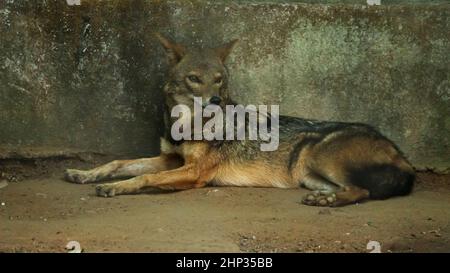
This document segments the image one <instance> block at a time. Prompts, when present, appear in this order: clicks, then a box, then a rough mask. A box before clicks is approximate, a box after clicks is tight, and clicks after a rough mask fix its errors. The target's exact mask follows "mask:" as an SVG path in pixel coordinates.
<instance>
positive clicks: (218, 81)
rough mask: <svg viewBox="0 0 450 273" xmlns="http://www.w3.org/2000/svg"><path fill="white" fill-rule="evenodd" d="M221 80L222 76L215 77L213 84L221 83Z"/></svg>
mask: <svg viewBox="0 0 450 273" xmlns="http://www.w3.org/2000/svg"><path fill="white" fill-rule="evenodd" d="M222 81H223V78H222V77H218V78H216V79H215V80H214V83H215V84H221V83H222Z"/></svg>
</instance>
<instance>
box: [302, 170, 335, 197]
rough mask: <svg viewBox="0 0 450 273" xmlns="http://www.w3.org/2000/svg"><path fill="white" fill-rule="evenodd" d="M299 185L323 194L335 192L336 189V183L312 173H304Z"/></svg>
mask: <svg viewBox="0 0 450 273" xmlns="http://www.w3.org/2000/svg"><path fill="white" fill-rule="evenodd" d="M300 186H303V187H305V188H307V189H310V190H312V191H317V192H320V193H324V194H325V193H332V192H335V191H336V190H337V189H338V187H337V186H336V185H334V184H333V183H331V182H330V181H328V180H326V179H325V178H322V177H321V176H319V175H316V174H314V173H309V174H307V175H305V176H304V177H303V178H302V180H301V181H300Z"/></svg>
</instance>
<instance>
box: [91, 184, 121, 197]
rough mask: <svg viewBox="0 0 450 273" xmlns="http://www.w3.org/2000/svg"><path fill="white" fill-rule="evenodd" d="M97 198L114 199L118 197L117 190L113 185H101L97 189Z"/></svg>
mask: <svg viewBox="0 0 450 273" xmlns="http://www.w3.org/2000/svg"><path fill="white" fill-rule="evenodd" d="M95 192H96V194H97V196H100V197H113V196H115V195H116V189H115V187H114V185H112V184H100V185H97V186H96V187H95Z"/></svg>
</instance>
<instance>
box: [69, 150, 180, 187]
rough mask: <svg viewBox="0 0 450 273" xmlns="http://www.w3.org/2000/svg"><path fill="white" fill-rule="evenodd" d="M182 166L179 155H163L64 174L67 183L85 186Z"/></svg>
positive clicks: (122, 161)
mask: <svg viewBox="0 0 450 273" xmlns="http://www.w3.org/2000/svg"><path fill="white" fill-rule="evenodd" d="M182 165H183V160H182V159H181V158H180V157H178V156H177V155H175V154H162V155H160V156H158V157H153V158H142V159H136V160H115V161H112V162H110V163H107V164H105V165H102V166H100V167H97V168H94V169H91V170H87V171H82V170H75V169H67V170H66V171H65V172H64V177H65V179H66V180H67V181H70V182H74V183H79V184H84V183H92V182H97V181H102V180H105V179H115V178H126V177H133V176H139V175H143V174H150V173H156V172H160V171H164V170H170V169H174V168H178V167H180V166H182Z"/></svg>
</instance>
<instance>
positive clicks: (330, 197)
mask: <svg viewBox="0 0 450 273" xmlns="http://www.w3.org/2000/svg"><path fill="white" fill-rule="evenodd" d="M367 198H369V191H368V190H365V189H361V188H359V187H355V186H352V187H344V188H341V189H339V190H337V191H336V192H331V193H321V192H313V193H309V194H307V195H306V196H305V197H304V198H303V200H302V202H303V204H305V205H310V206H329V207H339V206H345V205H348V204H353V203H356V202H358V201H361V200H364V199H367Z"/></svg>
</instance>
